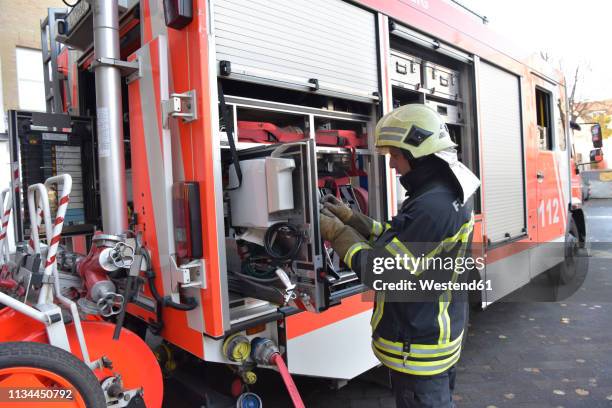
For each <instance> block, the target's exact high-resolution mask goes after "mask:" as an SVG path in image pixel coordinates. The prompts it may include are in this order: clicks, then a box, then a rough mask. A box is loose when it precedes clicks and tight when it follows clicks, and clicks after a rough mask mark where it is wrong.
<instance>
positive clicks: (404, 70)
mask: <svg viewBox="0 0 612 408" xmlns="http://www.w3.org/2000/svg"><path fill="white" fill-rule="evenodd" d="M395 70H396V71H397V73H398V74H402V75H406V74H407V73H408V69H407V66H406V64H400V63H399V61H395Z"/></svg>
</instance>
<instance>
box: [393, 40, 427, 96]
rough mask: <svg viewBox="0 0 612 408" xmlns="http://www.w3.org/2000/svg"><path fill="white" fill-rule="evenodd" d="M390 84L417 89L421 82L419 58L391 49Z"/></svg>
mask: <svg viewBox="0 0 612 408" xmlns="http://www.w3.org/2000/svg"><path fill="white" fill-rule="evenodd" d="M391 84H392V85H395V86H401V87H403V88H409V89H419V88H420V87H421V85H422V84H423V81H422V76H421V60H420V59H419V58H417V57H414V56H412V55H409V54H404V53H403V52H399V51H394V50H391Z"/></svg>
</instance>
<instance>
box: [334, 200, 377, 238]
mask: <svg viewBox="0 0 612 408" xmlns="http://www.w3.org/2000/svg"><path fill="white" fill-rule="evenodd" d="M322 201H323V206H324V207H325V208H326V209H328V210H329V211H331V212H332V213H333V214H334V215H335V216H336V217H338V218H339V219H340V220H341V221H342V222H343V223H345V224H346V225H350V226H351V227H353V228H355V229H356V230H357V232H359V234H361V235H363V236H364V237H369V236H371V235H372V232H373V231H372V226H373V225H374V220H373V219H371V218H370V217H368V216H367V215H365V214H362V213H360V212H358V211H353V210H352V209H351V207H349V206H348V205H346V204H344V203H343V202H342V201H341V200H339V199H338V198H337V197H335V196H333V195H331V194H327V195H326V196H325V197H323V200H322Z"/></svg>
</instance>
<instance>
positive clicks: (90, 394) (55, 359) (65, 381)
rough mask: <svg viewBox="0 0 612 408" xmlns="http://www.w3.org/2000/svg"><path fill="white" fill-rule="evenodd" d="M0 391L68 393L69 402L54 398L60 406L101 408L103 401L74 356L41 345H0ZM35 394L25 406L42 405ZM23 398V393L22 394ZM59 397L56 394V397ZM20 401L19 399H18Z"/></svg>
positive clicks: (41, 397)
mask: <svg viewBox="0 0 612 408" xmlns="http://www.w3.org/2000/svg"><path fill="white" fill-rule="evenodd" d="M0 388H5V389H15V390H25V391H27V390H41V391H43V390H54V389H55V390H68V389H69V390H72V391H71V394H72V399H66V394H64V398H61V399H57V401H60V402H62V404H61V405H62V406H66V407H68V406H70V407H83V408H85V407H87V408H105V407H106V399H105V397H104V392H103V391H102V388H101V387H100V383H99V382H98V379H97V378H96V376H95V375H94V373H93V372H92V371H91V370H90V369H89V367H87V366H86V365H85V363H83V362H82V361H81V360H79V359H78V358H77V357H75V356H74V355H73V354H70V353H68V352H67V351H64V350H62V349H60V348H58V347H54V346H51V345H49V344H44V343H32V342H17V343H0ZM51 395H56V394H51V393H45V392H43V393H42V394H39V396H37V397H33V398H31V399H30V402H29V403H28V406H30V407H36V406H38V403H41V404H43V405H45V406H47V405H46V402H50V401H45V399H44V398H47V396H51ZM25 396H26V397H27V394H25ZM59 396H61V394H57V395H56V397H59ZM20 400H21V401H23V402H26V401H27V400H26V401H24V400H23V399H20Z"/></svg>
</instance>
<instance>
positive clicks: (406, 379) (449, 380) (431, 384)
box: [389, 366, 455, 408]
mask: <svg viewBox="0 0 612 408" xmlns="http://www.w3.org/2000/svg"><path fill="white" fill-rule="evenodd" d="M389 371H390V376H391V386H392V387H393V394H394V395H395V403H396V406H397V408H455V404H454V403H453V390H454V389H455V367H454V366H453V367H451V368H450V369H448V370H447V371H445V372H443V373H441V374H437V375H432V376H421V375H410V374H404V373H400V372H397V371H395V370H389Z"/></svg>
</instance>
